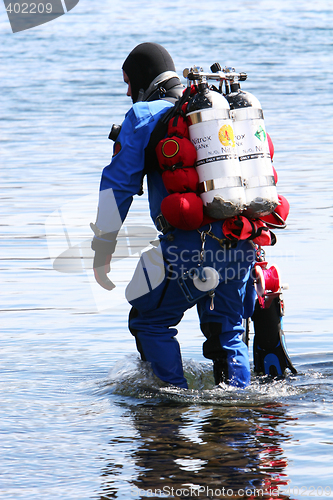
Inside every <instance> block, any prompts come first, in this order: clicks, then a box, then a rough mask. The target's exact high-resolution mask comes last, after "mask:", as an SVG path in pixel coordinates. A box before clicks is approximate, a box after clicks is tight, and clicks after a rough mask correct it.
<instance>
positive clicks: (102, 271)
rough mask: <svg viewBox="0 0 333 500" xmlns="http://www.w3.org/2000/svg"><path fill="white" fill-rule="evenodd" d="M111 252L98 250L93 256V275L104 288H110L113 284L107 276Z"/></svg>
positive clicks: (113, 286)
mask: <svg viewBox="0 0 333 500" xmlns="http://www.w3.org/2000/svg"><path fill="white" fill-rule="evenodd" d="M110 262H111V254H105V253H104V252H100V251H98V250H96V251H95V257H94V265H93V267H94V275H95V280H96V281H97V283H98V284H99V285H100V286H101V287H102V288H105V290H112V289H113V288H115V286H116V285H115V284H114V283H112V281H111V280H110V279H109V278H108V276H107V274H108V273H109V272H110V269H111V268H110Z"/></svg>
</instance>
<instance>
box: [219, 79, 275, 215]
mask: <svg viewBox="0 0 333 500" xmlns="http://www.w3.org/2000/svg"><path fill="white" fill-rule="evenodd" d="M226 87H227V91H228V90H229V89H230V90H231V91H230V93H228V92H227V94H226V99H227V100H228V102H229V105H230V116H231V118H232V120H233V128H234V134H235V142H236V147H237V154H238V158H239V162H240V165H241V175H242V179H243V183H244V187H245V195H246V215H248V216H249V217H260V216H264V215H268V214H270V213H271V212H272V211H273V210H274V208H275V207H276V206H277V205H278V204H279V201H278V196H277V191H276V187H275V181H274V173H273V167H272V162H271V158H270V153H269V144H268V140H267V134H266V130H265V124H264V116H263V111H262V109H261V105H260V102H259V101H258V99H257V98H256V97H255V96H254V95H252V94H250V93H249V92H244V91H243V90H241V89H240V84H239V82H232V83H231V85H230V87H229V86H226Z"/></svg>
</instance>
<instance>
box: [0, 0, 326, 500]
mask: <svg viewBox="0 0 333 500" xmlns="http://www.w3.org/2000/svg"><path fill="white" fill-rule="evenodd" d="M332 15H333V2H332V1H331V0H326V1H323V0H319V1H317V2H315V3H314V2H309V1H305V0H298V1H297V0H296V1H294V2H287V1H283V0H280V1H277V0H276V1H275V0H271V1H266V2H264V1H258V2H256V3H254V2H250V1H247V0H240V1H239V2H237V3H234V4H227V3H225V2H217V1H215V2H214V1H212V0H208V1H206V2H205V3H204V4H202V3H200V2H198V1H197V0H194V1H192V2H191V3H190V4H189V3H185V2H184V1H183V0H181V1H174V0H171V1H170V2H169V3H168V4H167V5H164V4H162V3H160V2H159V3H156V2H148V1H142V2H140V3H139V2H137V1H134V0H130V1H127V2H120V1H112V2H111V1H110V2H107V3H105V2H101V1H100V0H95V1H94V2H93V3H92V2H91V3H89V4H88V2H87V1H86V0H80V3H79V4H78V5H77V6H76V7H75V8H74V9H73V10H72V11H71V12H70V13H69V14H66V15H65V16H63V17H61V18H59V19H57V20H55V21H53V22H51V23H49V24H46V25H43V26H40V27H37V28H34V29H31V30H28V31H26V32H21V33H16V34H12V33H11V30H10V25H9V22H8V19H7V17H6V12H5V9H4V7H0V37H1V53H0V57H1V63H2V64H1V70H0V71H1V73H0V74H1V92H0V102H1V115H0V124H1V135H0V142H1V195H0V196H1V205H0V207H1V208H0V210H1V220H0V224H1V256H0V272H1V299H0V300H1V302H0V313H1V316H0V318H1V341H2V342H1V347H2V349H1V353H2V356H1V365H2V370H1V381H2V384H1V387H0V400H1V405H0V432H1V446H0V478H1V479H0V497H2V498H6V499H7V500H9V499H15V500H16V499H23V498H24V499H28V498H29V499H30V498H38V499H43V500H44V499H45V500H46V499H47V500H48V499H57V498H59V499H62V500H65V499H66V500H67V499H68V500H72V499H80V500H84V499H100V500H102V499H103V500H104V499H107V498H121V499H129V498H137V499H139V498H146V497H150V498H161V497H162V498H163V495H164V497H165V498H168V497H169V498H171V497H172V495H173V497H181V498H185V497H189V496H190V495H191V496H192V497H195V496H197V497H198V496H200V497H201V498H207V497H209V498H226V497H228V498H239V497H241V496H242V495H243V496H245V497H247V498H250V497H251V496H250V495H251V493H252V498H260V497H264V498H270V497H272V498H277V497H278V498H297V499H300V498H304V497H309V498H310V497H313V496H321V497H332V496H333V493H332V492H333V479H332V478H333V466H332V449H333V448H332V446H333V424H332V410H333V341H332V333H333V332H332V316H333V314H332V305H331V304H332V300H331V292H330V285H331V280H332V260H331V253H332V252H331V246H332V241H333V238H332V214H333V211H332V195H331V193H332V188H333V180H332V179H333V175H332V153H333V146H332V141H331V129H332V109H333V108H332V100H333V97H332V96H333V92H332V90H333V89H332V85H333V84H332V82H333V65H332V47H333V36H332V22H331V21H332ZM147 40H150V41H156V42H158V43H161V44H162V45H164V46H166V47H167V49H168V50H169V51H170V52H171V53H172V55H173V57H174V60H175V63H176V66H177V70H178V71H179V73H180V74H181V73H182V70H183V68H185V67H186V66H190V65H193V64H200V65H202V66H203V67H204V68H205V69H207V70H208V68H209V66H210V65H211V64H212V63H213V62H215V61H220V63H221V64H222V65H229V66H234V67H235V68H236V69H237V70H238V71H245V72H247V73H248V81H247V82H245V83H244V84H243V88H244V89H245V90H248V91H250V92H253V93H254V94H255V95H256V96H257V97H258V98H259V100H260V101H261V103H262V106H263V109H264V113H265V118H266V126H267V129H268V131H269V133H270V135H271V137H272V139H273V142H274V145H275V151H276V152H275V167H276V169H277V171H278V174H279V183H278V187H279V192H281V194H284V195H285V196H286V197H287V198H288V200H289V201H290V203H291V213H290V216H289V219H288V222H289V224H288V227H287V229H286V230H285V231H284V232H280V233H278V244H277V245H276V246H275V247H273V248H271V249H269V251H268V252H267V255H268V259H269V262H270V263H277V264H278V265H279V267H280V270H281V274H282V280H283V281H285V282H288V283H289V290H288V291H286V292H285V294H284V295H285V297H284V298H285V303H286V316H285V320H284V325H285V331H286V338H287V344H288V347H289V351H290V354H291V356H292V359H293V362H294V363H295V365H296V367H297V369H298V372H299V374H298V375H297V376H296V377H294V376H291V375H290V376H288V377H287V379H286V380H284V381H277V382H273V383H272V382H268V381H267V380H265V379H260V378H253V381H252V384H251V386H250V387H249V388H247V389H246V390H244V391H237V390H235V389H231V388H229V387H222V388H219V389H216V388H214V386H213V380H212V373H211V366H210V364H209V362H207V361H205V360H204V359H203V358H202V354H201V349H202V340H203V339H202V335H201V333H200V331H199V327H198V324H197V320H196V315H195V312H194V311H189V312H188V313H187V314H186V316H185V319H184V321H183V322H182V324H181V325H180V328H179V336H178V337H179V341H180V342H181V345H182V352H183V357H184V362H185V369H186V375H187V377H188V379H189V382H190V389H189V390H188V391H180V390H172V389H163V388H161V387H160V385H159V383H158V381H157V380H156V379H155V378H154V377H153V375H152V374H151V373H150V372H149V370H148V369H147V367H145V366H143V365H142V364H141V362H140V361H139V360H138V359H137V355H136V352H135V347H134V342H133V339H132V337H131V335H130V334H129V333H128V331H127V314H128V310H129V307H128V305H127V304H126V301H125V299H124V287H125V286H126V283H127V282H128V279H129V277H130V275H131V272H132V270H133V268H134V267H135V263H136V261H137V255H138V254H137V253H136V250H137V249H138V247H140V248H142V247H143V246H145V245H147V244H148V242H149V241H151V240H152V239H154V237H155V232H154V229H153V228H152V226H151V224H150V220H149V217H148V214H147V200H146V198H145V197H143V198H140V199H137V200H135V202H134V204H133V206H132V211H131V214H130V216H129V217H128V220H127V222H126V228H125V229H124V236H123V239H124V244H123V245H122V247H121V252H120V254H119V255H118V258H117V261H116V262H114V269H113V274H112V279H113V280H114V281H115V283H116V285H117V288H116V289H115V290H113V291H112V292H111V293H110V294H109V293H107V292H105V293H104V291H103V290H102V289H98V287H97V285H95V283H94V281H93V279H92V276H91V274H92V273H91V270H90V269H89V268H90V266H91V254H90V253H89V240H90V238H91V233H90V229H89V222H91V221H94V219H95V213H96V198H97V193H98V186H99V179H100V174H101V170H102V168H103V167H104V166H105V165H106V164H108V163H109V158H110V156H111V147H112V144H111V142H110V141H108V140H107V136H108V133H109V129H110V126H111V124H112V123H120V122H121V121H122V118H123V115H124V113H125V112H126V110H127V109H128V107H129V105H130V104H129V100H128V98H127V97H126V96H125V85H124V84H123V83H122V79H121V72H120V71H119V68H120V67H121V64H122V62H123V60H124V58H125V57H126V55H127V54H128V52H129V51H130V50H131V49H132V48H133V47H134V46H135V45H136V44H137V43H140V42H142V41H147ZM138 220H140V224H141V226H142V227H144V230H143V232H144V237H143V238H142V239H141V240H140V241H137V240H135V241H134V243H133V237H132V235H133V227H135V226H137V224H138ZM126 231H127V233H126ZM126 234H127V236H126ZM126 238H127V240H126ZM128 239H130V241H131V242H132V243H133V245H132V246H130V248H129V245H128ZM126 242H127V243H126ZM69 247H70V250H69ZM73 248H74V250H73ZM125 251H126V252H127V258H126V259H125V258H121V257H124V254H123V253H122V252H125ZM66 252H67V253H66ZM68 252H69V253H68ZM71 252H73V253H71ZM59 255H60V256H62V257H61V258H59ZM78 257H80V258H78ZM278 487H279V488H280V490H281V491H283V492H282V493H280V494H279V495H277V491H276V490H277V488H278ZM172 488H173V490H172ZM223 488H224V489H223ZM255 489H256V491H254V490H255ZM155 490H156V491H155ZM250 490H251V491H250ZM261 490H264V492H262V491H261ZM331 490H332V492H331ZM162 493H163V495H162Z"/></svg>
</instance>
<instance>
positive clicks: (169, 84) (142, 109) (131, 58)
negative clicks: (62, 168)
mask: <svg viewBox="0 0 333 500" xmlns="http://www.w3.org/2000/svg"><path fill="white" fill-rule="evenodd" d="M122 69H123V79H124V82H125V83H126V84H127V95H128V96H129V97H131V99H132V101H133V106H132V107H131V109H130V110H129V111H128V112H127V113H126V115H125V119H124V121H123V123H122V125H121V127H117V128H116V129H113V131H112V132H111V138H112V139H113V140H114V141H115V143H114V149H113V157H112V160H111V163H110V164H109V165H108V166H106V167H105V168H104V169H103V173H102V178H101V183H100V195H99V204H98V213H97V220H96V223H95V224H92V225H91V226H92V229H93V231H94V233H95V236H94V238H93V242H92V249H93V250H94V251H95V258H94V274H95V278H96V280H97V282H98V283H99V284H100V285H101V286H102V287H103V288H105V289H107V290H111V289H112V288H113V287H114V285H113V283H112V282H111V280H110V279H109V278H108V276H107V274H108V272H109V271H110V262H111V259H112V254H113V253H114V251H115V248H116V243H117V241H116V240H117V234H118V232H119V230H120V227H121V225H122V223H123V222H124V220H125V218H126V216H127V213H128V211H129V209H130V206H131V203H132V200H133V196H135V195H136V194H139V195H140V194H142V180H143V177H144V175H147V186H148V199H149V207H150V215H151V218H152V220H153V222H154V224H155V226H156V228H157V229H158V230H159V231H160V233H161V234H160V236H159V245H158V247H154V248H152V249H151V250H148V251H147V252H145V253H144V254H143V255H142V256H141V258H140V260H139V263H138V265H137V268H136V270H135V273H134V276H133V278H132V280H131V282H130V283H129V285H128V287H127V290H126V298H127V300H128V301H129V303H130V304H131V306H132V309H131V311H130V315H129V329H130V332H131V333H132V334H133V336H134V337H135V341H136V346H137V349H138V351H139V353H140V355H141V359H142V360H143V361H148V362H149V363H150V364H151V367H152V370H153V372H154V373H155V375H156V376H157V377H158V378H159V379H160V380H162V381H163V382H165V383H166V384H170V385H173V386H177V387H180V388H185V389H186V388H187V387H188V385H187V381H186V378H185V376H184V371H183V366H182V358H181V352H180V346H179V343H178V341H177V339H176V335H177V328H176V326H177V324H178V323H179V322H180V321H181V319H182V318H183V315H184V313H185V311H186V310H187V309H189V308H190V307H193V306H196V307H197V312H198V316H199V321H200V328H201V331H202V333H203V334H204V336H205V338H206V340H205V342H204V344H203V355H204V357H206V358H207V359H210V360H212V361H213V365H214V378H215V382H216V384H219V383H220V382H225V383H227V384H230V385H233V386H236V387H246V386H247V385H248V384H249V383H250V375H251V374H250V363H249V354H248V347H247V345H246V343H244V341H243V338H242V337H243V333H244V326H243V319H244V318H249V317H251V315H252V314H253V311H254V307H255V301H256V292H255V289H254V286H253V279H252V277H251V270H252V268H253V265H254V262H255V257H256V256H255V248H254V245H253V242H251V241H250V240H249V239H240V238H237V237H235V232H234V233H233V234H232V237H231V238H230V240H231V243H230V241H228V239H227V238H226V235H225V234H224V232H223V229H222V225H223V221H221V220H216V219H213V218H208V219H207V218H205V217H203V219H202V220H201V219H200V218H199V220H200V223H199V224H201V225H200V227H196V226H195V224H194V226H193V227H195V229H191V227H192V226H191V224H192V223H193V217H194V216H195V215H196V214H197V212H195V211H194V212H193V211H191V210H189V211H188V212H187V213H184V214H185V215H184V217H185V218H184V217H183V218H182V220H185V219H186V217H187V216H188V218H187V219H186V221H187V222H188V221H189V224H190V225H189V226H188V225H186V224H187V222H186V224H185V228H184V226H182V224H180V227H176V226H175V225H173V224H171V223H170V221H168V220H167V218H166V217H165V216H164V215H163V213H162V212H161V205H162V206H163V202H164V205H165V200H166V199H167V198H168V197H169V196H170V189H169V190H168V189H167V187H166V185H165V183H164V182H163V175H161V172H160V171H159V168H158V167H159V165H158V161H157V156H156V153H155V151H156V148H155V146H156V144H158V142H159V141H160V140H161V139H162V138H163V137H165V136H166V135H167V129H166V124H167V123H170V122H169V120H170V119H171V118H172V117H174V116H175V115H177V116H178V117H179V116H180V117H181V116H182V117H183V118H184V113H183V109H184V103H185V97H184V95H185V96H186V98H188V93H187V94H186V92H185V93H184V87H183V85H182V84H181V82H180V79H179V77H178V75H177V73H176V69H175V66H174V63H173V60H172V58H171V56H170V54H169V53H168V52H167V50H166V49H165V48H163V47H162V46H161V45H158V44H156V43H142V44H140V45H138V46H137V47H135V48H134V49H133V50H132V51H131V52H130V54H129V55H128V57H127V58H126V60H125V62H124V63H123V67H122ZM166 117H167V119H166ZM161 124H162V126H161ZM163 127H164V128H163ZM175 137H176V135H175ZM179 144H180V140H179V139H176V140H174V141H173V142H172V141H171V142H170V141H169V143H168V144H167V145H166V146H165V147H164V150H163V151H164V152H165V158H167V157H170V155H171V156H172V155H173V154H174V153H173V152H172V151H171V150H170V149H167V148H172V147H174V148H175V151H176V152H178V149H179V148H178V146H179ZM177 148H178V149H177ZM189 149H190V148H189ZM170 151H171V153H170V154H169V152H170ZM185 156H186V155H185ZM173 171H174V170H173ZM191 172H192V171H191ZM185 191H186V189H185ZM175 194H177V193H175ZM178 194H179V193H178ZM188 194H189V193H187V191H186V192H185V195H188ZM190 194H191V195H192V194H193V196H192V198H194V196H195V197H196V198H195V200H196V202H197V198H198V197H199V196H198V193H190ZM185 195H184V196H178V198H177V197H176V198H177V199H178V200H179V199H181V200H183V199H185V201H186V200H187V198H188V196H187V198H186V196H185ZM187 206H188V205H186V203H185V202H184V203H182V206H181V208H180V207H179V206H178V205H174V206H173V209H172V210H173V213H174V214H175V215H176V217H177V216H179V213H180V212H179V210H180V209H184V210H185V211H186V207H187ZM184 207H185V208H184ZM181 215H182V216H183V213H181ZM200 217H201V216H200ZM178 226H179V225H178ZM232 229H233V228H232ZM232 229H231V233H232ZM238 229H239V227H236V234H237V231H238ZM259 232H260V231H259ZM259 232H258V235H259ZM229 236H230V235H229ZM253 237H254V235H253V234H252V239H253ZM205 269H206V270H207V271H208V270H213V271H210V272H211V274H212V275H211V276H210V277H211V278H212V280H213V281H214V280H215V282H214V286H213V288H212V289H206V288H207V287H206V288H205V286H204V284H203V285H202V283H205V281H207V276H206V275H205ZM198 270H199V274H200V273H201V274H200V276H199V278H198ZM202 270H203V271H202ZM217 276H218V278H217ZM195 279H197V281H198V279H199V281H200V280H201V281H200V282H199V285H200V286H199V289H198V288H196V287H193V283H194V282H195ZM208 288H209V287H208ZM184 290H185V293H184ZM189 297H190V298H189ZM274 347H275V346H274Z"/></svg>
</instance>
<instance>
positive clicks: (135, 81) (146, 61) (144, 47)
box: [122, 42, 180, 103]
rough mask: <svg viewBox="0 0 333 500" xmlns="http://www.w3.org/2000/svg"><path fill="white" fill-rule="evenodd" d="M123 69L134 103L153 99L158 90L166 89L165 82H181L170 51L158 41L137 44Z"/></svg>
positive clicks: (129, 93) (128, 90)
mask: <svg viewBox="0 0 333 500" xmlns="http://www.w3.org/2000/svg"><path fill="white" fill-rule="evenodd" d="M122 69H123V75H124V81H125V82H126V83H127V84H128V89H127V95H128V96H130V97H132V101H133V103H135V102H138V101H148V100H151V99H152V97H153V96H154V95H155V94H156V91H160V89H161V88H163V89H164V88H165V87H164V84H165V83H166V82H168V81H170V80H172V79H177V81H176V80H175V81H174V82H172V85H179V84H180V80H179V78H178V75H177V74H176V68H175V65H174V63H173V60H172V58H171V56H170V54H169V52H168V51H167V50H166V49H165V48H164V47H162V46H161V45H159V44H157V43H149V42H147V43H141V44H140V45H137V47H135V48H134V49H133V50H132V52H130V54H129V55H128V56H127V58H126V59H125V62H124V64H123V68H122ZM169 86H170V85H169ZM153 98H155V99H156V98H157V99H158V98H159V97H158V96H157V97H153Z"/></svg>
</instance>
